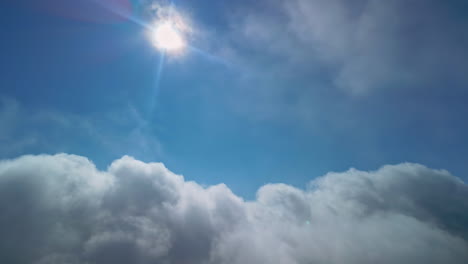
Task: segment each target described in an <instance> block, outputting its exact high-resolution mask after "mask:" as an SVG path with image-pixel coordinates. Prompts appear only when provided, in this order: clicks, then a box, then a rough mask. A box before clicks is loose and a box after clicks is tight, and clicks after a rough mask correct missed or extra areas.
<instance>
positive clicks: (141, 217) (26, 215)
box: [0, 154, 468, 264]
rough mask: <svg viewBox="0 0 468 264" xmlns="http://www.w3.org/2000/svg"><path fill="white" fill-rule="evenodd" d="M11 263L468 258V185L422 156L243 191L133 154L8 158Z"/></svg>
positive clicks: (4, 233)
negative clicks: (107, 159)
mask: <svg viewBox="0 0 468 264" xmlns="http://www.w3.org/2000/svg"><path fill="white" fill-rule="evenodd" d="M0 212H1V217H0V234H1V240H0V262H1V263H12V264H14V263H37V264H55V263H57V264H58V263H71V264H84V263H90V264H91V263H103V264H106V263H112V264H119V263H125V264H128V263H133V264H139V263H141V264H146V263H168V264H171V263H177V264H178V263H226V264H237V263H239V264H241V263H242V264H245V263H298V264H299V263H300V264H302V263H304V264H306V263H351V264H353V263H360V264H362V263H425V264H427V263H466V262H467V261H468V186H467V185H466V184H465V183H463V182H462V181H461V180H459V179H458V178H456V177H454V176H452V175H450V174H449V173H448V172H446V171H440V170H432V169H429V168H426V167H424V166H422V165H417V164H400V165H395V166H384V167H382V168H381V169H379V170H377V171H374V172H363V171H358V170H353V169H352V170H349V171H347V172H344V173H330V174H327V175H325V176H323V177H321V178H318V179H316V180H313V181H312V182H311V183H310V184H309V186H308V188H307V189H306V190H300V189H297V188H294V187H292V186H289V185H286V184H268V185H265V186H263V187H262V188H260V190H259V191H258V193H257V198H256V200H254V201H244V200H243V199H241V198H239V197H238V196H236V195H234V194H233V193H232V192H231V191H230V190H229V188H228V187H226V186H225V185H222V184H221V185H216V186H210V187H202V186H200V185H199V184H197V183H195V182H190V181H185V180H184V178H183V177H182V176H180V175H176V174H174V173H172V172H170V171H169V170H168V169H166V168H165V167H164V166H163V165H162V164H160V163H143V162H140V161H138V160H135V159H133V158H131V157H123V158H121V159H119V160H116V161H115V162H113V163H112V164H111V165H110V166H109V168H108V169H107V170H106V171H99V170H97V169H96V167H95V166H94V164H93V163H92V162H90V161H89V160H88V159H86V158H83V157H79V156H74V155H66V154H59V155H54V156H49V155H40V156H23V157H20V158H18V159H14V160H4V161H1V162H0Z"/></svg>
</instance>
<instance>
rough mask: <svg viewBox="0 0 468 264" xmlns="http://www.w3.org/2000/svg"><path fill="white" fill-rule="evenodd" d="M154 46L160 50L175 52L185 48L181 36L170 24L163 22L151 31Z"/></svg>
mask: <svg viewBox="0 0 468 264" xmlns="http://www.w3.org/2000/svg"><path fill="white" fill-rule="evenodd" d="M152 39H153V43H154V45H155V46H156V47H157V48H158V49H161V50H164V51H169V52H175V51H180V50H182V49H183V48H184V47H185V40H184V38H183V36H182V34H181V33H180V32H179V31H178V30H177V28H176V27H175V26H174V25H173V23H171V22H164V23H161V24H159V25H157V26H156V28H155V29H154V30H153V31H152Z"/></svg>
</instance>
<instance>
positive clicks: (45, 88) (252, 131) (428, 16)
mask: <svg viewBox="0 0 468 264" xmlns="http://www.w3.org/2000/svg"><path fill="white" fill-rule="evenodd" d="M35 2H38V1H28V0H21V1H3V2H2V3H1V4H0V24H1V32H0V33H1V42H0V56H1V59H2V63H1V64H0V74H1V75H0V76H1V78H0V98H2V99H1V103H0V122H1V123H0V124H1V126H0V143H1V146H2V148H1V149H0V157H1V158H13V157H17V156H19V155H22V154H31V153H34V154H37V153H58V152H67V153H73V154H79V155H83V156H86V157H88V158H89V159H91V160H92V161H94V162H95V163H96V165H97V166H98V167H99V168H105V167H107V165H108V164H109V163H110V162H111V161H112V160H114V159H116V158H119V157H121V156H123V155H131V156H134V157H135V158H137V159H140V160H144V161H158V162H163V163H164V164H165V165H166V166H167V167H168V168H169V169H170V170H172V171H174V172H176V173H179V174H183V175H184V176H185V177H186V178H187V179H189V180H196V181H197V182H200V183H205V184H214V183H221V182H222V183H226V184H227V185H228V186H230V187H231V188H232V189H233V191H234V192H236V193H237V194H239V195H242V196H244V197H248V198H252V197H253V196H254V193H255V191H256V189H257V188H258V187H259V186H261V185H263V184H265V183H269V182H284V183H288V184H292V185H296V186H304V185H305V184H306V183H307V182H308V181H309V180H311V179H313V178H314V177H317V176H321V175H323V174H325V173H327V172H330V171H342V170H345V169H348V168H349V167H356V168H359V169H362V170H373V169H377V168H378V167H380V166H382V165H384V164H395V163H400V162H406V161H408V162H416V163H422V164H424V165H427V166H429V167H433V168H437V169H447V170H449V171H450V172H452V173H453V174H455V175H456V176H459V177H461V178H463V179H465V180H466V179H467V178H466V177H467V176H466V170H467V169H468V162H467V161H468V140H467V137H466V135H467V134H468V122H467V121H466V116H467V115H468V105H467V103H466V102H467V99H468V91H467V89H468V62H467V61H468V51H467V48H466V47H468V31H467V30H466V28H467V26H468V9H467V4H466V3H465V1H422V0H411V1H398V0H394V1H386V2H385V3H383V2H382V1H365V0H362V1H352V2H353V3H350V1H340V0H334V1H328V2H327V1H303V0H294V1H288V2H287V1H274V0H262V1H247V0H243V1H227V0H226V1H207V0H199V1H184V0H179V1H176V3H175V5H176V8H177V10H179V11H180V12H181V13H182V14H184V15H185V16H187V17H188V18H189V20H190V21H191V25H192V28H193V32H194V33H193V35H191V36H190V38H189V44H190V45H191V46H193V47H194V48H196V49H197V50H198V51H195V50H194V49H189V50H187V52H186V53H185V54H183V55H181V56H172V57H171V56H170V54H167V55H166V57H165V61H164V63H163V69H162V72H161V79H160V80H159V81H158V80H157V73H158V67H159V61H160V56H161V54H160V52H159V51H157V50H156V49H155V48H154V47H153V46H152V44H151V43H150V41H149V40H148V38H147V37H146V35H145V28H144V27H142V26H141V25H140V24H138V23H135V22H134V21H131V20H129V19H127V18H122V17H118V16H114V15H112V12H110V11H106V10H105V9H104V8H102V7H99V6H98V5H96V4H95V3H92V1H91V0H90V1H88V0H86V1H82V2H81V4H76V3H73V2H74V1H71V0H70V1H62V4H60V6H59V7H60V8H57V5H58V2H61V1H58V0H47V1H40V2H41V3H40V4H38V3H35ZM104 2H107V6H114V7H115V6H117V7H119V6H120V7H122V6H124V7H131V10H130V9H127V10H124V11H125V13H127V14H132V16H134V17H136V18H138V19H141V20H142V21H149V18H148V16H144V15H143V14H142V13H144V12H143V11H142V10H144V9H145V8H146V7H147V4H144V3H143V2H145V1H133V2H132V3H130V2H126V1H124V0H119V1H104ZM146 2H149V1H146ZM127 4H128V5H127Z"/></svg>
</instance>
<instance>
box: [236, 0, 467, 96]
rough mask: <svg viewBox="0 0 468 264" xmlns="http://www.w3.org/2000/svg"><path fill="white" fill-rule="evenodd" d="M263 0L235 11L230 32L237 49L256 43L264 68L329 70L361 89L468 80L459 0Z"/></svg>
mask: <svg viewBox="0 0 468 264" xmlns="http://www.w3.org/2000/svg"><path fill="white" fill-rule="evenodd" d="M261 3H263V4H262V5H261V6H262V8H258V9H256V12H251V11H246V10H242V11H240V12H239V15H236V16H233V19H232V21H233V22H232V24H233V25H232V28H233V35H232V39H231V40H232V42H233V45H232V47H233V48H232V49H233V50H237V55H240V54H243V53H245V51H246V50H249V51H250V53H247V54H248V56H246V58H244V60H245V61H247V62H246V63H247V64H249V61H250V64H251V62H252V61H254V60H255V59H256V60H257V62H260V63H261V69H262V70H264V68H265V67H270V68H272V69H273V71H274V72H275V73H276V74H285V72H289V74H293V75H296V76H297V75H298V74H303V75H305V76H314V74H319V75H320V74H322V75H323V72H324V71H325V72H326V73H327V75H330V77H329V78H330V79H331V81H332V83H333V85H334V86H336V87H338V88H341V89H343V90H345V91H348V92H349V93H351V94H355V95H361V94H368V93H369V92H371V91H375V90H378V89H386V88H391V89H407V88H409V87H412V89H414V88H418V89H424V90H427V89H428V86H429V87H434V86H435V87H439V88H441V89H442V88H443V89H450V88H451V87H460V86H462V87H463V86H465V85H466V83H468V79H467V76H468V75H467V71H466V68H467V67H466V61H467V59H468V52H467V50H466V48H465V47H466V45H468V33H467V31H466V30H465V27H464V25H463V21H464V20H466V18H464V17H463V15H462V14H461V13H459V12H458V10H459V9H460V6H458V5H457V1H452V2H447V1H435V0H434V1H433V0H429V1H426V0H411V1H404V0H391V1H381V0H359V1H346V0H289V1H284V0H263V1H262V2H261ZM460 5H461V4H460ZM260 9H262V10H260ZM259 54H260V55H259ZM240 57H242V55H240ZM272 58H276V63H275V60H274V59H272ZM266 65H268V66H266ZM271 65H277V67H276V68H277V69H276V70H275V66H271ZM262 70H261V71H262Z"/></svg>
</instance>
